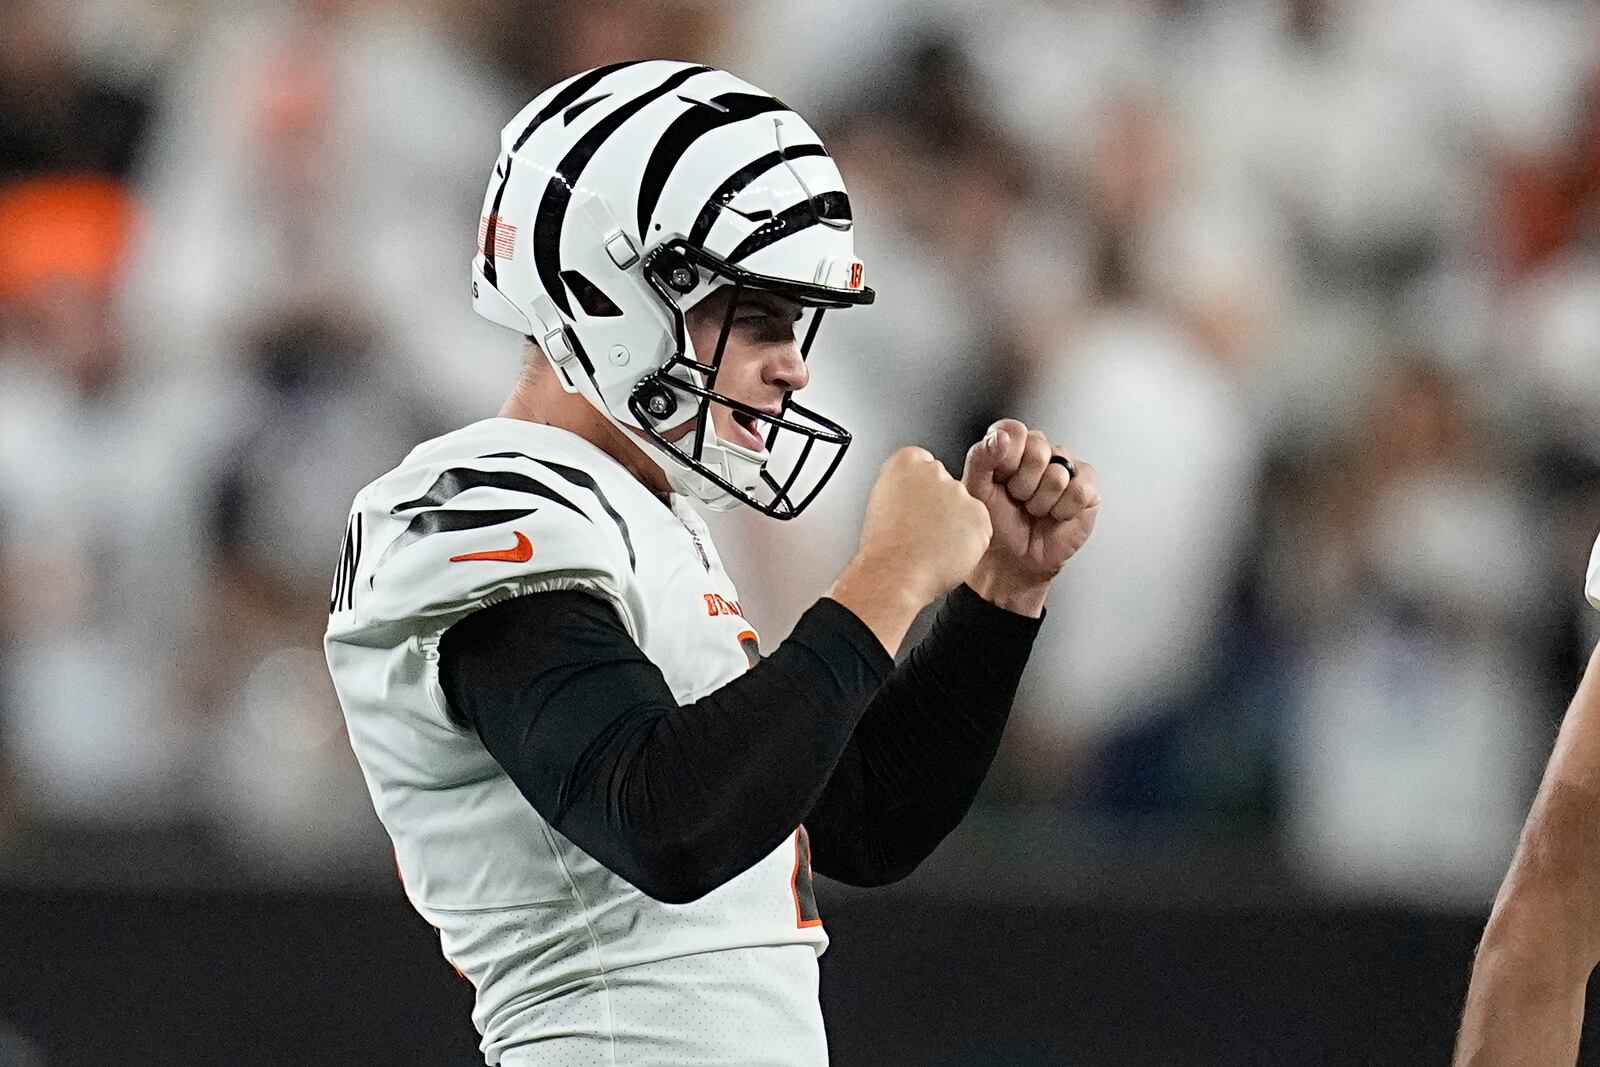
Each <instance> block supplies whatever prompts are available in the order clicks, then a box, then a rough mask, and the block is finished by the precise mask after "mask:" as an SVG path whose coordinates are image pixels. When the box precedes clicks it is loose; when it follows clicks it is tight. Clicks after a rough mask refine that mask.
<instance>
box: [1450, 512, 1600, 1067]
mask: <svg viewBox="0 0 1600 1067" xmlns="http://www.w3.org/2000/svg"><path fill="white" fill-rule="evenodd" d="M1585 592H1586V594H1587V596H1588V598H1589V603H1590V604H1592V605H1594V606H1595V607H1596V608H1600V541H1596V542H1595V546H1594V554H1593V555H1592V556H1591V557H1590V559H1589V576H1588V582H1587V585H1586V588H1585ZM1597 964H1600V647H1597V648H1596V649H1595V650H1594V651H1593V652H1592V653H1591V654H1590V656H1589V666H1588V669H1587V670H1586V671H1585V672H1584V676H1583V681H1582V682H1580V683H1579V685H1578V694H1577V696H1575V697H1573V700H1572V706H1571V707H1570V708H1568V709H1567V717H1566V719H1565V720H1564V721H1563V722H1562V724H1561V732H1560V734H1559V735H1558V736H1557V738H1556V746H1555V751H1554V752H1552V753H1551V754H1550V762H1549V764H1548V765H1547V766H1546V768H1545V772H1544V781H1543V783H1541V784H1540V786H1539V792H1538V795H1537V796H1536V797H1535V798H1534V801H1533V810H1532V811H1530V812H1529V813H1528V822H1527V825H1525V826H1524V827H1523V830H1522V840H1521V841H1520V842H1519V843H1518V845H1517V851H1516V855H1515V856H1514V857H1513V858H1512V860H1511V870H1510V872H1509V873H1508V874H1507V875H1506V880H1505V883H1504V884H1503V885H1502V886H1501V887H1500V895H1499V896H1498V898H1496V900H1495V903H1494V910H1493V912H1491V913H1490V915H1489V922H1488V925H1487V926H1486V927H1485V928H1484V931H1483V940H1482V941H1481V942H1480V943H1479V945H1478V955H1477V960H1476V962H1475V963H1474V964H1473V968H1472V985H1471V987H1470V988H1469V989H1468V990H1467V1008H1466V1015H1465V1017H1464V1018H1463V1020H1462V1023H1461V1035H1460V1037H1459V1039H1458V1040H1457V1042H1456V1059H1455V1062H1456V1065H1457V1067H1523V1065H1526V1067H1557V1065H1559V1064H1571V1063H1575V1062H1577V1058H1578V1038H1579V1035H1580V1034H1581V1032H1582V1030H1583V1008H1584V995H1585V990H1586V989H1587V987H1588V984H1589V976H1590V974H1591V973H1592V972H1593V971H1594V969H1595V966H1596V965H1597Z"/></svg>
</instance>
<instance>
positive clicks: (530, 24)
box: [0, 0, 1600, 1067]
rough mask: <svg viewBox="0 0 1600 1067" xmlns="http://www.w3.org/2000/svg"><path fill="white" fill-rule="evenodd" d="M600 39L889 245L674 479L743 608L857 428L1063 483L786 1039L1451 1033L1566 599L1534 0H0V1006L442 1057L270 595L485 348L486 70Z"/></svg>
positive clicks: (1564, 633)
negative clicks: (789, 406)
mask: <svg viewBox="0 0 1600 1067" xmlns="http://www.w3.org/2000/svg"><path fill="white" fill-rule="evenodd" d="M637 56H661V57H667V58H694V59H697V60H703V61H706V62H712V63H716V64H719V65H722V66H726V67H728V68H729V69H731V70H733V71H734V72H735V73H737V74H740V75H741V76H744V77H746V78H748V79H750V80H752V81H754V82H756V83H757V84H759V85H761V86H762V87H764V88H767V89H770V90H771V91H773V92H776V93H777V94H778V95H780V96H782V97H783V98H784V99H786V100H787V101H788V102H789V103H791V104H793V105H794V106H795V107H797V108H799V109H800V110H802V111H803V112H805V113H806V114H807V115H808V116H809V117H811V118H812V120H813V123H814V125H816V127H817V128H818V129H819V130H820V131H821V132H822V134H823V136H824V138H825V139H826V140H827V141H828V143H829V145H830V148H831V150H832V152H833V154H834V155H835V156H836V157H837V159H838V160H839V163H840V166H841V169H842V170H843V172H844V174H845V177H846V180H847V181H848V182H849V185H850V190H851V196H852V198H853V200H854V202H855V213H856V216H857V218H858V220H859V225H858V235H857V240H858V242H859V252H860V254H861V255H862V258H863V259H864V260H865V261H866V263H867V271H868V274H869V277H870V284H872V285H873V286H874V287H875V288H876V289H877V290H878V292H879V294H880V298H879V301H878V304H877V305H876V306H875V307H874V308H873V309H871V310H869V311H858V312H852V313H851V314H849V315H841V316H838V317H837V319H834V320H831V327H830V330H827V331H824V332H823V335H822V339H821V341H820V342H819V347H818V351H817V352H816V353H815V355H814V358H813V384H812V387H811V388H810V390H808V393H809V397H810V403H811V404H812V406H815V407H817V408H819V409H820V410H822V411H823V412H825V413H827V414H828V415H830V416H832V417H834V418H836V419H838V420H839V421H842V422H843V423H844V424H845V425H846V426H848V427H850V428H851V429H852V430H853V431H855V432H856V434H857V443H856V445H855V446H854V448H853V449H852V451H851V453H850V454H849V456H848V458H847V459H846V461H845V464H844V467H843V468H842V471H841V474H840V475H839V477H838V478H837V479H836V482H835V484H834V486H833V487H831V488H830V491H829V493H828V494H826V495H825V496H824V497H823V498H822V500H821V501H820V502H819V503H818V504H817V505H816V506H815V507H814V508H813V509H812V510H811V511H810V512H808V513H807V516H806V517H805V518H803V519H802V520H800V521H798V522H796V523H793V524H787V525H785V524H778V523H774V522H771V521H770V520H765V519H761V518H759V517H755V516H749V515H739V514H732V515H728V516H721V517H717V518H716V519H715V520H714V521H715V525H716V528H717V533H718V539H719V541H718V543H719V546H721V548H722V549H723V553H724V555H725V556H727V557H728V560H729V565H730V570H732V571H733V573H734V574H735V576H736V578H737V580H738V581H739V585H740V592H741V596H742V600H743V603H744V605H745V607H746V608H747V610H748V611H749V614H750V615H751V617H752V619H754V621H755V622H756V623H757V624H758V625H759V626H760V627H761V628H762V630H763V631H764V632H765V633H766V634H767V635H768V637H767V639H768V641H769V642H772V641H775V640H777V639H778V638H781V636H782V635H783V634H784V633H786V632H787V630H788V628H789V626H790V624H791V623H792V621H793V620H794V619H795V618H796V617H797V616H798V614H799V613H800V611H801V610H802V609H803V608H804V607H805V606H806V605H807V604H808V603H810V601H811V600H812V599H814V598H815V597H816V596H817V595H819V594H820V593H821V591H822V590H823V589H825V588H826V585H827V583H828V581H829V580H830V579H831V577H832V575H833V574H834V573H835V572H836V571H837V569H838V568H839V567H840V566H842V565H843V563H844V562H845V561H846V560H847V559H848V557H849V555H850V553H851V552H852V551H853V549H854V545H855V538H856V534H857V532H858V530H859V517H860V514H861V508H862V503H863V501H864V499H865V494H866V490H867V488H868V487H869V486H870V484H871V480H872V478H873V476H874V474H875V472H876V469H877V466H878V464H879V462H881V460H882V459H883V458H885V457H887V455H888V454H889V453H890V452H892V451H893V450H894V449H895V448H896V447H898V446H900V445H901V444H904V443H908V442H911V443H918V444H922V445H925V446H927V447H929V448H931V449H933V450H934V451H935V452H936V453H938V454H939V455H941V456H942V457H944V458H945V459H946V460H947V461H948V462H949V463H950V464H951V465H952V466H953V467H954V466H956V465H957V464H958V463H959V461H960V457H961V454H962V452H963V451H964V449H965V447H966V445H967V444H968V443H969V442H970V441H971V440H973V439H975V438H976V437H977V436H978V435H980V434H981V433H982V431H983V428H984V427H985V426H986V425H987V423H988V422H989V421H990V420H992V419H993V418H995V417H998V416H1000V415H1015V416H1017V417H1021V418H1023V419H1024V420H1026V421H1028V422H1030V424H1037V425H1040V426H1043V427H1046V428H1048V429H1049V430H1050V432H1051V433H1052V434H1053V435H1054V436H1056V437H1058V438H1061V439H1064V440H1066V441H1067V442H1068V443H1069V444H1070V446H1071V447H1072V448H1073V449H1074V450H1075V451H1076V452H1077V453H1078V454H1080V455H1082V456H1084V457H1086V458H1088V459H1090V460H1091V461H1093V462H1094V463H1095V465H1096V467H1097V469H1098V471H1099V474H1100V480H1101V484H1102V490H1103V493H1104V496H1105V500H1106V504H1105V508H1104V514H1103V516H1102V518H1101V522H1100V526H1099V529H1098V531H1097V532H1096V535H1095V538H1094V540H1093V542H1092V543H1091V545H1090V547H1089V548H1088V549H1086V550H1085V552H1084V553H1083V555H1082V556H1080V557H1079V558H1078V559H1077V560H1075V561H1074V562H1073V563H1072V565H1071V566H1070V567H1069V568H1068V570H1067V572H1066V574H1065V575H1064V576H1063V578H1062V580H1061V581H1060V582H1059V583H1058V585H1059V588H1058V589H1057V590H1056V591H1055V593H1054V594H1053V597H1052V601H1051V619H1050V622H1049V624H1048V625H1047V627H1046V629H1045V630H1044V633H1043V635H1042V636H1041V638H1040V643H1039V646H1038V649H1037V652H1036V654H1035V661H1034V664H1033V665H1032V667H1031V668H1030V674H1029V678H1028V681H1027V683H1026V684H1025V692H1024V693H1023V696H1022V699H1021V701H1020V703H1019V706H1018V708H1017V710H1016V713H1015V716H1014V719H1013V725H1012V727H1011V729H1010V734H1009V737H1008V745H1007V748H1006V750H1005V751H1004V752H1003V753H1002V757H1001V762H1000V765H999V766H998V767H997V768H996V770H995V772H994V774H993V775H992V777H991V781H990V783H989V787H988V789H987V792H986V795H985V796H984V798H983V800H982V803H981V805H980V808H979V810H977V811H975V812H974V814H973V815H972V817H971V818H970V819H969V820H968V822H967V824H966V825H964V826H963V828H962V829H961V830H960V831H958V832H957V834H956V835H955V836H954V837H953V838H952V839H951V840H950V841H949V842H948V843H947V844H946V845H945V846H944V848H943V849H942V850H941V852H940V853H939V855H937V856H936V857H935V858H934V859H933V860H932V861H930V862H929V863H928V864H927V865H926V867H925V868H924V869H923V870H922V871H920V872H919V873H918V874H917V875H916V876H915V877H914V878H913V879H911V880H910V881H909V882H908V883H906V884H903V885H902V886H899V887H896V888H895V889H893V890H889V891H885V892H882V893H878V894H858V893H850V892H846V891H844V890H842V889H840V888H839V887H832V886H824V887H823V889H822V891H821V894H820V895H821V898H822V903H823V908H824V916H825V918H829V926H830V929H831V930H832V931H833V934H834V947H833V948H832V949H831V950H830V952H829V953H828V955H827V956H826V957H825V958H824V971H823V974H824V999H825V1003H826V1005H827V1008H828V1012H829V1016H830V1031H831V1033H832V1035H833V1037H832V1039H833V1042H834V1057H835V1062H836V1063H838V1064H841V1065H854V1064H898V1063H906V1064H937V1065H946V1064H950V1065H953V1064H1000V1065H1009V1064H1018V1065H1023V1064H1036V1063H1039V1064H1042V1063H1051V1064H1056V1063H1072V1064H1083V1065H1120V1064H1144V1063H1149V1064H1220V1063H1239V1064H1246V1063H1248V1064H1323V1063H1327V1064H1375V1063H1395V1064H1401V1063H1407V1064H1411V1063H1427V1062H1436V1063H1444V1062H1446V1060H1447V1059H1448V1050H1449V1043H1450V1037H1451V1031H1452V1028H1453V1026H1454V1020H1455V1014H1456V1012H1457V1010H1458V1005H1459V1001H1460V997H1461V995H1462V993H1463V992H1464V989H1465V982H1466V973H1467V968H1468V966H1469V964H1470V959H1471V952H1472V948H1473V944H1474V942H1475V939H1476V936H1477V933H1478V930H1479V928H1480V927H1481V924H1482V920H1483V917H1484V916H1485V915H1486V913H1487V909H1488V905H1489V902H1490V900H1491V899H1492V895H1493V892H1494V889H1495V887H1496V885H1497V884H1498V881H1499V878H1500V876H1501V874H1502V873H1503V872H1504V869H1505V866H1506V863H1507V861H1508V859H1509V857H1510V852H1511V848H1512V845H1513V843H1514V841H1515V837H1516V833H1517V829H1518V827H1519V825H1520V823H1521V820H1522V817H1523V814H1524V813H1525V811H1526V807H1527V803H1528V801H1529V799H1530V797H1531V795H1532V790H1533V787H1534V785H1535V784H1536V781H1537V775H1538V771H1539V768H1540V767H1541V765H1542V763H1543V759H1544V756H1545V754H1546V752H1547V751H1548V748H1549V744H1550V741H1551V739H1552V737H1553V735H1554V730H1555V726H1556V724H1557V722H1558V721H1559V717H1560V714H1561V711H1562V709H1563V708H1564V706H1565V703H1566V700H1567V697H1568V695H1569V694H1570V692H1571V691H1572V688H1573V686H1574V684H1575V682H1576V679H1577V674H1578V671H1579V669H1580V668H1581V665H1582V663H1583V660H1584V657H1585V656H1586V654H1587V650H1588V649H1589V648H1591V647H1592V646H1593V644H1594V642H1595V641H1596V639H1597V638H1600V625H1597V623H1596V620H1595V617H1594V616H1593V615H1592V613H1587V614H1586V609H1585V608H1584V606H1583V600H1582V596H1581V592H1580V587H1581V584H1582V582H1581V576H1582V570H1583V565H1584V561H1585V560H1586V558H1587V553H1588V548H1589V545H1590V543H1591V541H1592V539H1593V537H1594V533H1595V530H1596V528H1597V526H1600V10H1597V9H1596V7H1595V6H1594V4H1593V3H1591V2H1588V0H1406V2H1404V3H1400V2H1384V0H1007V2H1000V0H916V2H912V0H742V2H713V0H657V2H644V0H588V2H585V3H555V2H544V3H534V2H514V0H298V2H296V0H271V2H265V3H259V2H257V3H246V2H243V0H0V961H3V965H0V1065H5V1067H11V1065H18V1067H60V1065H66V1064H97V1065H101V1064H107V1063H119V1064H144V1063H151V1064H190V1063H193V1064H204V1063H213V1062H229V1063H296V1064H299V1063H304V1064H320V1063H330V1064H333V1063H338V1064H352V1063H355V1064H365V1063H379V1062H382V1063H451V1064H468V1063H472V1062H476V1060H477V1057H476V1053H475V1050H474V1046H475V1040H476V1038H475V1035H474V1034H473V1033H472V1032H471V1028H470V1024H469V1023H468V1021H467V1019H466V1010H467V1002H468V993H469V991H468V990H467V989H466V987H465V986H464V984H462V983H461V982H460V980H459V979H457V978H456V977H455V975H454V974H453V973H451V972H450V970H449V968H448V967H447V966H446V965H445V964H444V963H443V962H442V960H439V959H437V958H436V954H435V953H434V951H433V947H432V944H431V941H432V934H431V931H429V930H428V929H427V927H426V926H425V924H423V923H422V921H421V920H420V919H418V918H417V917H416V916H415V915H413V914H411V913H410V912H409V911H408V910H407V908H406V905H405V903H404V900H403V897H402V895H401V892H400V889H399V885H398V883H397V881H396V880H395V878H394V872H393V864H392V859H391V858H390V855H389V852H388V846H387V842H386V839H385V838H384V836H383V833H382V831H381V828H380V827H379V826H378V823H377V821H376V819H375V818H374V816H373V815H372V812H371V808H370V806H369V803H368V801H367V797H366V793H365V788H364V786H363V783H362V781H361V778H360V774H359V772H358V770H357V768H356V766H355V762H354V759H353V757H352V756H351V754H350V752H349V749H348V745H347V743H346V741H345V737H344V732H343V725H342V720H341V718H340V714H339V710H338V706H337V704H336V702H335V700H334V696H333V691H332V688H331V686H330V685H329V683H328V681H327V679H326V676H325V671H324V668H323V665H322V654H321V650H320V635H321V630H322V626H323V619H324V615H325V611H326V594H327V588H328V584H329V580H330V576H331V573H332V568H333V564H334V561H335V556H336V555H337V548H338V544H339V542H340V539H341V536H342V531H343V524H344V518H345V513H346V509H347V507H348V503H349V500H350V498H351V497H352V496H353V494H354V492H355V491H356V489H358V488H359V487H360V486H361V485H363V484H364V483H365V482H367V481H369V480H370V479H371V478H373V477H375V476H376V475H377V474H379V473H381V472H382V471H384V470H386V469H387V468H388V467H390V466H392V465H393V464H394V463H396V462H397V461H398V460H399V459H400V457H401V456H403V455H404V453H405V452H406V451H407V450H408V449H409V448H410V447H411V446H412V445H413V444H415V443H417V442H418V441H420V440H422V439H423V438H425V437H427V436H430V435H432V434H434V433H437V432H441V431H443V430H446V429H449V428H452V427H454V426H457V425H461V424H464V423H466V422H468V421H472V420H474V419H477V418H481V417H484V416H487V415H491V414H493V413H494V412H495V411H496V410H497V409H498V406H499V403H500V400H501V399H502V395H503V393H504V392H505V390H506V389H507V388H508V387H509V385H510V383H511V381H512V380H513V379H514V377H515V373H516V369H517V364H518V358H519V352H518V344H519V342H518V340H517V338H515V337H514V336H512V335H511V334H509V333H506V332H505V331H501V330H498V329H497V328H495V327H493V326H490V325H488V324H487V323H484V322H482V321H481V320H479V319H477V318H476V317H475V316H474V315H473V314H472V312H471V309H470V306H469V304H468V300H467V298H466V290H467V280H466V279H467V264H468V260H469V257H470V255H471V252H472V241H473V234H474V226H475V221H476V215H477V212H478V208H479V206H480V203H481V198H482V191H483V186H484V183H485V182H486V181H487V178H488V172H489V168H490V167H491V166H492V162H493V159H494V158H495V154H496V147H497V136H498V131H499V128H500V127H501V125H502V124H503V123H504V122H505V121H506V120H507V119H508V118H509V117H510V116H511V115H512V114H513V113H514V112H515V111H516V110H517V109H518V108H519V107H520V106H521V105H522V104H523V103H525V102H526V101H527V100H528V99H530V98H531V97H532V96H533V95H534V94H535V93H537V92H538V91H539V90H541V89H542V88H543V87H545V86H546V85H548V84H550V83H552V82H553V81H555V80H557V79H559V78H561V77H564V76H566V75H568V74H570V73H573V72H576V71H578V70H581V69H584V68H587V67H590V66H594V65H596V64H600V63H604V62H609V61H612V60H616V59H621V58H632V57H637ZM1597 832H1600V828H1597ZM1592 1058H1593V1061H1594V1062H1597V1063H1600V1052H1596V1053H1594V1054H1592Z"/></svg>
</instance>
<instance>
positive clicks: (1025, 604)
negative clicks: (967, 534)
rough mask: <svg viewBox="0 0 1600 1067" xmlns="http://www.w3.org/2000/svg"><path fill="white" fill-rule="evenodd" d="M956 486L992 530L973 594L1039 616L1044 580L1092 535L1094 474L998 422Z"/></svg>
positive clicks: (1035, 435) (1014, 425) (1014, 424)
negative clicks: (979, 506)
mask: <svg viewBox="0 0 1600 1067" xmlns="http://www.w3.org/2000/svg"><path fill="white" fill-rule="evenodd" d="M962 482H963V484H965V485H966V487H967V491H968V492H969V493H971V494H972V496H973V497H974V498H976V499H977V500H979V501H981V502H982V503H983V505H984V507H985V508H986V509H987V511H988V513H989V519H990V522H991V523H992V524H993V528H994V536H993V538H992V539H991V540H990V543H989V549H988V551H987V552H986V553H985V554H984V556H983V559H982V561H981V563H980V564H979V566H978V568H977V570H976V571H975V572H974V574H973V576H972V578H971V579H970V580H971V582H972V585H973V588H975V589H977V590H978V592H980V593H982V594H984V595H985V596H986V597H988V598H989V599H991V600H994V601H995V602H997V603H1001V604H1003V606H1008V607H1013V608H1014V609H1016V610H1019V611H1025V612H1027V613H1029V614H1037V613H1038V609H1040V608H1042V607H1043V604H1044V592H1045V589H1046V587H1047V586H1048V585H1049V583H1050V580H1051V579H1052V578H1054V577H1055V576H1056V574H1057V573H1058V572H1059V571H1060V570H1061V567H1062V565H1063V564H1065V563H1066V562H1067V560H1069V559H1071V558H1072V556H1073V554H1074V553H1076V552H1077V551H1078V549H1080V548H1082V547H1083V546H1084V543H1085V542H1086V541H1088V540H1089V535H1090V534H1091V533H1093V532H1094V522H1095V517H1096V516H1097V515H1098V514H1099V511H1100V490H1099V489H1098V488H1097V487H1096V485H1095V476H1094V468H1093V467H1091V466H1090V465H1089V464H1087V463H1085V462H1083V461H1082V460H1077V459H1073V458H1072V456H1071V455H1069V454H1068V452H1067V450H1066V449H1065V448H1062V447H1061V446H1060V445H1057V444H1052V443H1051V441H1050V439H1049V438H1048V437H1046V436H1045V435H1044V434H1043V433H1041V432H1040V431H1038V430H1030V429H1028V427H1027V426H1024V425H1023V424H1022V423H1020V422H1018V421H1017V420H1016V419H1001V420H1000V421H999V422H997V423H995V424H994V425H993V426H991V427H990V428H989V432H988V434H986V435H985V436H984V438H983V440H981V441H979V442H978V443H977V444H975V445H973V446H972V448H971V449H969V450H968V452H967V462H966V468H965V470H964V471H963V473H962Z"/></svg>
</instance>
